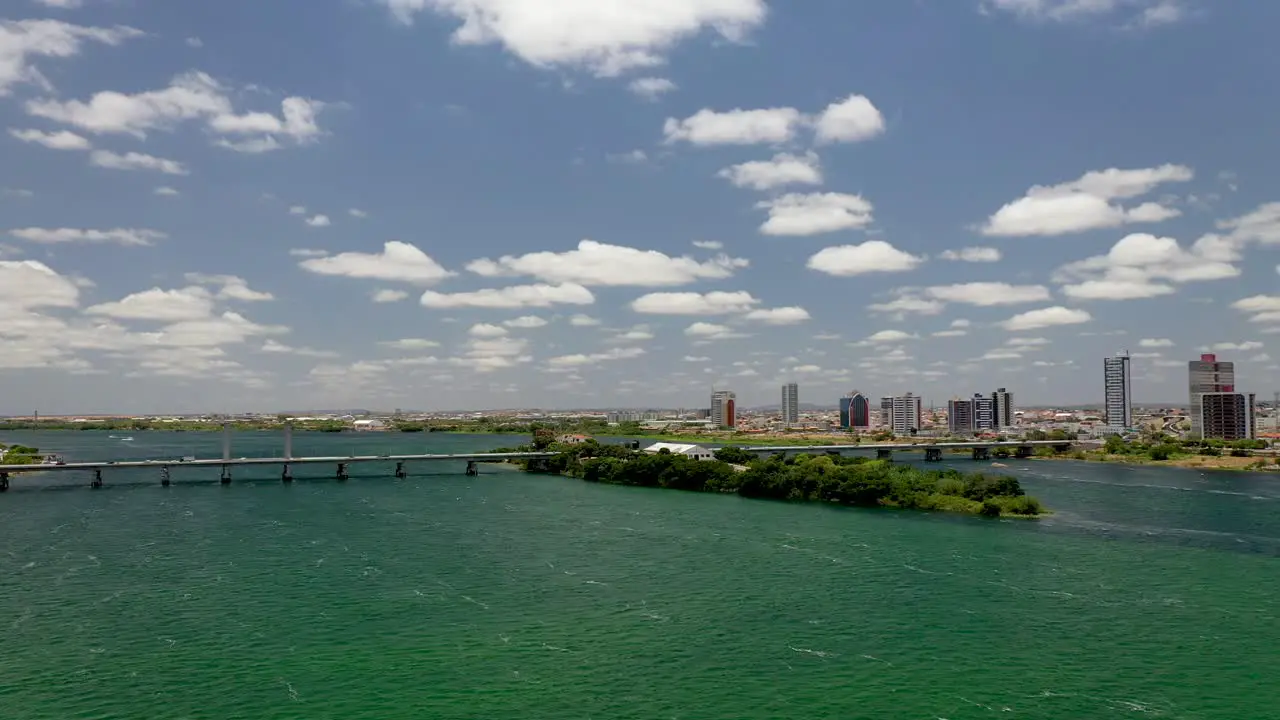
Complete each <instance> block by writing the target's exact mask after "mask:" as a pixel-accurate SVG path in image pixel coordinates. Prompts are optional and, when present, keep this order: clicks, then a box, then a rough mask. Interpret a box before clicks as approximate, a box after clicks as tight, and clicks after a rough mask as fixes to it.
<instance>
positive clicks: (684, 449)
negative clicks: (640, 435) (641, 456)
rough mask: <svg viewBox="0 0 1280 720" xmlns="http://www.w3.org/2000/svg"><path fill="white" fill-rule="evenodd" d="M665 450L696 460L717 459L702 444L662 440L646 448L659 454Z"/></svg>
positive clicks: (647, 450) (649, 451)
mask: <svg viewBox="0 0 1280 720" xmlns="http://www.w3.org/2000/svg"><path fill="white" fill-rule="evenodd" d="M663 450H666V451H667V452H669V453H671V454H672V455H684V456H685V457H691V458H693V459H694V460H714V459H715V454H714V453H712V452H711V451H710V450H708V449H707V448H704V447H702V446H701V445H686V444H684V443H662V442H660V443H654V444H652V445H650V446H649V447H647V448H645V449H644V451H645V452H647V453H653V454H654V455H657V454H658V453H660V452H662V451H663Z"/></svg>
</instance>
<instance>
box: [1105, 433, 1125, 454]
mask: <svg viewBox="0 0 1280 720" xmlns="http://www.w3.org/2000/svg"><path fill="white" fill-rule="evenodd" d="M1102 448H1103V449H1104V450H1106V451H1107V454H1108V455H1120V454H1123V453H1124V451H1125V450H1126V449H1127V446H1126V444H1125V441H1124V438H1122V437H1120V436H1119V435H1108V436H1107V442H1106V443H1105V444H1104V445H1103V446H1102Z"/></svg>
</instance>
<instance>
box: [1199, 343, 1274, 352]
mask: <svg viewBox="0 0 1280 720" xmlns="http://www.w3.org/2000/svg"><path fill="white" fill-rule="evenodd" d="M1263 347H1265V346H1264V345H1263V344H1262V343H1260V342H1258V341H1257V340H1246V341H1244V342H1238V343H1235V342H1220V343H1214V345H1213V347H1212V348H1211V349H1212V350H1216V351H1218V352H1248V351H1250V350H1260V349H1262V348H1263Z"/></svg>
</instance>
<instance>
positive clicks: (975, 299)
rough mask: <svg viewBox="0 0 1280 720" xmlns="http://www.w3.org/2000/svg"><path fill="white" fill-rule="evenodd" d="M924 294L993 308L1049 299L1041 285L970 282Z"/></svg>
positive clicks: (942, 286)
mask: <svg viewBox="0 0 1280 720" xmlns="http://www.w3.org/2000/svg"><path fill="white" fill-rule="evenodd" d="M924 292H925V294H926V295H928V296H929V297H932V298H934V299H936V300H942V301H944V302H952V303H964V304H966V305H977V306H978V307H993V306H996V305H1018V304H1020V303H1029V302H1041V301H1043V300H1048V299H1050V297H1051V296H1050V294H1049V288H1047V287H1045V286H1043V285H1010V284H1008V283H1001V282H971V283H961V284H958V285H940V286H936V287H930V288H925V291H924Z"/></svg>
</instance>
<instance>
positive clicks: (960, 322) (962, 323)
mask: <svg viewBox="0 0 1280 720" xmlns="http://www.w3.org/2000/svg"><path fill="white" fill-rule="evenodd" d="M971 325H973V323H971V322H969V321H968V320H965V319H964V318H958V319H956V320H952V321H951V327H953V328H967V327H970V326H971Z"/></svg>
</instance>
